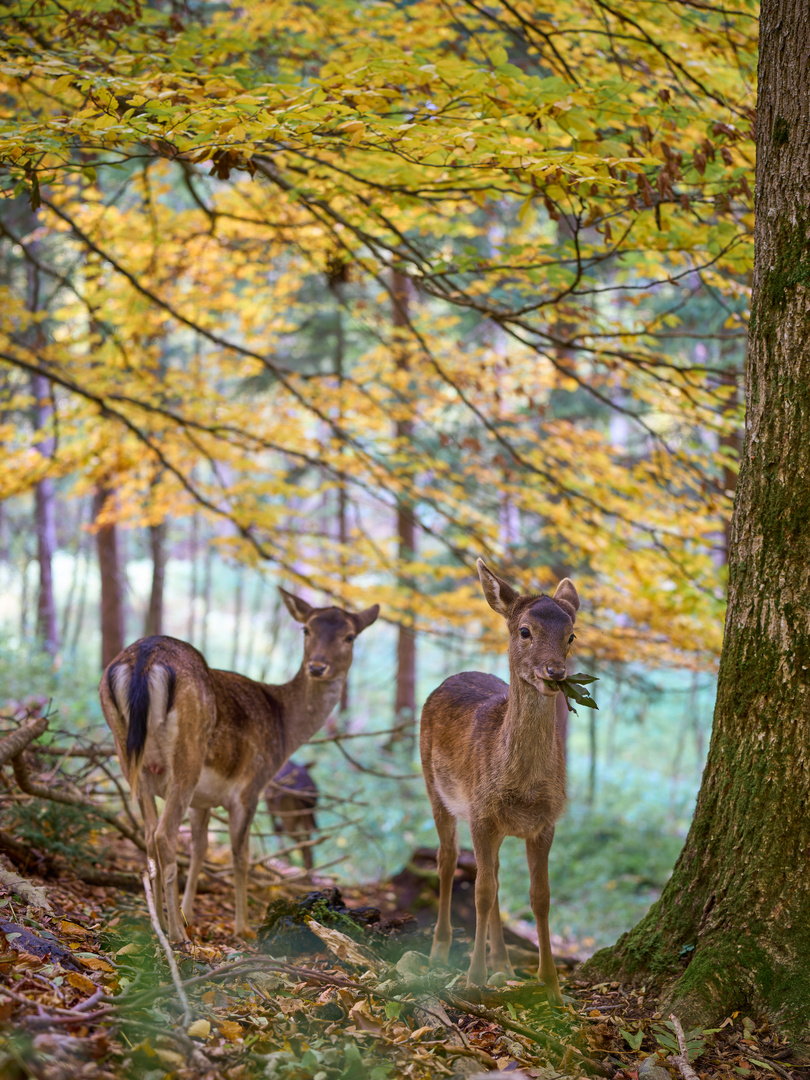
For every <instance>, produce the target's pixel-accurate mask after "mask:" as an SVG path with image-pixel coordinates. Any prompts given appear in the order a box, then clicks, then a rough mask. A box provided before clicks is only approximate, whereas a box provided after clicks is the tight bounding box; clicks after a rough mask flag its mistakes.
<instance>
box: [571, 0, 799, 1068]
mask: <svg viewBox="0 0 810 1080" xmlns="http://www.w3.org/2000/svg"><path fill="white" fill-rule="evenodd" d="M760 29H761V33H760V46H761V51H760V60H759V80H758V85H759V102H758V108H757V119H756V125H757V180H756V191H757V205H756V222H755V235H754V285H753V298H752V310H751V323H750V329H749V339H748V371H747V379H746V383H747V386H746V399H747V404H748V414H747V417H746V426H745V443H744V449H743V454H742V459H741V470H740V475H739V480H738V484H737V491H736V496H735V503H734V513H733V518H732V526H731V542H730V549H729V597H728V611H727V615H726V629H725V637H724V641H723V651H722V656H721V660H720V672H719V676H718V687H717V702H716V706H715V713H714V726H713V730H712V736H711V742H710V746H709V755H708V760H707V762H706V768H705V770H704V773H703V781H702V784H701V789H700V795H699V797H698V802H697V808H696V811H695V817H694V820H693V822H692V826H691V829H690V831H689V835H688V836H687V839H686V844H685V846H684V849H683V851H682V853H681V856H680V858H679V860H678V862H677V864H676V866H675V869H674V871H673V874H672V877H671V879H670V881H669V882H668V884H667V886H666V888H665V889H664V892H663V894H662V896H661V899H660V900H659V901H658V903H657V904H655V905H654V906H653V908H652V909H651V910H650V912H649V914H648V915H647V916H646V918H645V919H644V920H643V921H642V922H641V923H640V924H639V925H638V926H637V927H636V928H635V929H634V930H633V931H631V933H630V934H629V935H625V937H623V938H622V939H621V940H620V941H619V943H618V945H617V946H616V948H615V949H614V950H613V951H609V952H608V953H602V954H597V956H596V957H594V958H593V961H592V962H591V973H595V972H596V971H598V972H601V973H607V972H613V973H616V974H619V973H623V975H624V976H625V977H628V976H630V977H633V976H635V977H636V978H640V979H643V980H645V981H646V980H648V978H655V979H656V980H658V981H661V980H662V979H666V980H667V985H666V987H665V1001H664V1002H663V1003H662V1004H660V1005H659V1008H660V1009H661V1011H662V1012H663V1013H664V1014H665V1015H666V1014H668V1013H669V1011H670V1009H672V1011H674V1012H676V1014H677V1015H678V1016H679V1018H680V1019H681V1020H682V1021H683V1022H684V1026H687V1025H689V1026H695V1025H696V1024H705V1023H707V1022H708V1023H711V1022H713V1021H714V1020H715V1019H717V1018H724V1017H726V1016H728V1015H730V1014H731V1013H732V1012H733V1011H734V1010H742V1009H744V1010H745V1011H746V1012H747V1013H748V1014H749V1015H756V1014H759V1015H760V1016H764V1017H767V1018H768V1019H769V1020H770V1021H771V1023H776V1024H778V1025H779V1026H778V1030H779V1032H780V1033H782V1034H784V1035H785V1036H786V1037H787V1038H788V1039H790V1041H791V1042H793V1043H794V1044H795V1043H797V1042H799V1043H802V1042H803V1043H804V1046H805V1048H806V1047H807V1045H808V1043H810V1008H808V1002H810V968H808V964H807V957H808V955H810V875H808V873H807V857H808V852H810V814H808V812H807V805H808V799H809V798H810V780H808V776H809V775H810V773H809V772H808V763H807V748H808V746H810V500H809V499H808V477H810V350H808V348H807V341H808V339H809V338H810V303H808V287H810V243H808V235H810V19H808V14H807V4H806V0H763V3H762V8H761V16H760ZM614 977H615V976H614Z"/></svg>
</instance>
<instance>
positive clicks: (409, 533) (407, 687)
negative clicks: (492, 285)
mask: <svg viewBox="0 0 810 1080" xmlns="http://www.w3.org/2000/svg"><path fill="white" fill-rule="evenodd" d="M391 290H392V293H393V297H394V314H393V323H394V327H395V330H396V329H400V328H402V327H405V326H407V325H408V295H409V291H410V283H409V281H408V279H407V277H406V276H405V275H404V274H400V273H398V272H396V271H395V272H394V274H393V275H392V280H391ZM407 364H408V359H407V355H406V353H405V350H404V348H402V347H401V343H400V344H399V345H398V346H397V367H399V368H403V367H407ZM395 434H396V439H397V442H398V443H399V442H400V441H410V439H411V438H412V436H413V421H411V420H397V422H396V431H395ZM397 539H398V551H397V556H398V559H399V563H400V565H402V563H410V562H412V560H413V557H414V553H415V551H416V523H415V521H414V516H413V507H412V505H411V503H410V500H408V499H406V498H402V499H400V501H399V505H398V506H397ZM400 586H401V587H403V588H409V587H412V583H410V582H409V581H408V580H407V578H406V577H401V578H400ZM394 712H395V714H396V718H397V723H400V722H405V723H412V722H413V721H414V719H415V717H416V633H415V632H414V628H413V624H412V623H405V622H401V623H400V627H399V637H398V640H397V686H396V698H395V700H394Z"/></svg>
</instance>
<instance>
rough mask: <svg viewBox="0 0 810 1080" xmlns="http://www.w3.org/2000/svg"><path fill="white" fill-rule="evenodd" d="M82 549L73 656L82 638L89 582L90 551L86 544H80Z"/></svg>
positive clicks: (71, 646) (72, 643) (72, 646)
mask: <svg viewBox="0 0 810 1080" xmlns="http://www.w3.org/2000/svg"><path fill="white" fill-rule="evenodd" d="M82 546H83V548H84V550H83V565H82V580H81V584H80V586H79V604H78V607H77V609H76V621H75V623H74V626H73V635H72V637H71V641H70V655H71V656H75V655H76V653H77V652H78V649H79V642H80V641H81V639H82V630H83V629H84V613H85V611H86V609H87V587H88V585H89V583H90V559H91V552H90V550H89V548H88V545H87V544H84V545H82Z"/></svg>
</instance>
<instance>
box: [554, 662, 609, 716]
mask: <svg viewBox="0 0 810 1080" xmlns="http://www.w3.org/2000/svg"><path fill="white" fill-rule="evenodd" d="M544 682H545V683H546V685H547V686H550V687H551V688H552V689H554V690H562V692H563V694H565V700H566V702H567V703H568V708H569V709H570V710H571V712H573V713H575V712H576V711H577V710H576V709H575V708H574V705H573V704H572V699H573V701H575V702H576V703H577V705H584V706H585V707H586V708H588V709H598V708H599V706H598V705H597V704H596V702H595V701H594V700H593V698H592V697H591V695H590V694H589V693H588V691H587V690H583V689H582V687H583V686H587V685H588V683H594V682H599V679H598V677H597V676H596V675H585V674H584V673H583V672H581V671H580V672H578V673H577V674H576V675H569V676H568V677H567V678H566V679H560V681H559V682H557V681H556V680H553V679H545V680H544Z"/></svg>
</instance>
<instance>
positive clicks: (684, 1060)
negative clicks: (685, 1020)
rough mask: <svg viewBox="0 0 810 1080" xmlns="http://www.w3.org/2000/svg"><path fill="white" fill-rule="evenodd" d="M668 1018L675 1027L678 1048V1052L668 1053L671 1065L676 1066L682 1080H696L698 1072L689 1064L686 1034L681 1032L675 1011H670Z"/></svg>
mask: <svg viewBox="0 0 810 1080" xmlns="http://www.w3.org/2000/svg"><path fill="white" fill-rule="evenodd" d="M669 1018H670V1020H671V1021H672V1026H673V1028H674V1029H675V1038H676V1039H677V1040H678V1049H679V1050H680V1051H681V1052H680V1054H670V1056H669V1058H668V1060H669V1061H671V1062H672V1064H673V1065H675V1066H677V1069H678V1072H679V1073H680V1074H681V1076H682V1077H683V1080H698V1074H697V1073H696V1072H695V1070H694V1069H693V1068H692V1066H691V1065H690V1064H689V1050H688V1048H687V1045H686V1036H685V1035H684V1033H683V1028H682V1027H681V1022H680V1020H679V1019H678V1017H677V1016H676V1015H675V1013H670V1014H669Z"/></svg>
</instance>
